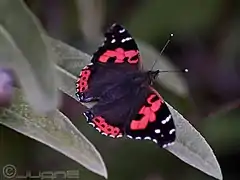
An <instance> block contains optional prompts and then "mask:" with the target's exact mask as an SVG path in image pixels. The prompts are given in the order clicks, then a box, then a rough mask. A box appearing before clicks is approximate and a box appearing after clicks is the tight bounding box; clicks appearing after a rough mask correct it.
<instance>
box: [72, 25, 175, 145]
mask: <svg viewBox="0 0 240 180" xmlns="http://www.w3.org/2000/svg"><path fill="white" fill-rule="evenodd" d="M159 72H160V71H159V70H157V71H144V70H142V69H141V58H140V54H139V49H138V47H137V44H136V42H135V40H134V39H133V38H132V36H131V35H130V34H129V32H128V31H127V30H126V29H125V28H124V27H123V26H121V25H119V24H116V23H115V24H113V25H112V26H111V27H110V28H109V29H108V30H107V31H106V33H105V40H104V43H103V44H102V46H100V47H99V48H98V50H97V51H96V52H95V53H94V54H93V55H92V58H91V63H90V64H88V65H87V66H85V67H84V68H83V69H82V71H81V72H80V75H79V78H78V80H77V82H76V89H77V92H76V95H77V97H78V99H79V101H80V102H82V103H89V102H96V104H95V105H94V106H93V107H92V108H90V109H88V110H87V111H85V112H84V113H83V115H84V116H85V117H86V120H87V122H88V123H89V124H90V125H92V126H93V127H94V128H95V129H96V130H97V131H99V132H100V133H101V134H102V135H105V136H109V137H112V138H121V137H127V138H130V139H138V140H151V141H153V142H155V143H157V144H158V145H159V146H160V147H163V148H166V147H167V146H170V145H171V144H173V143H174V141H175V139H176V128H175V125H174V121H173V117H172V115H171V113H170V111H169V109H168V106H167V105H166V103H165V102H164V100H163V98H162V97H161V96H160V94H159V93H158V92H157V91H156V90H155V89H154V88H153V86H152V85H153V82H154V80H155V79H156V77H157V76H158V74H159Z"/></svg>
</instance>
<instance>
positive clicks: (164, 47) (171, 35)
mask: <svg viewBox="0 0 240 180" xmlns="http://www.w3.org/2000/svg"><path fill="white" fill-rule="evenodd" d="M172 37H173V34H170V36H169V38H168V40H167V42H166V43H165V45H164V46H163V48H162V50H161V52H160V56H161V55H162V53H163V51H164V50H165V49H166V47H167V45H168V44H169V43H170V41H171V39H172ZM156 63H157V59H156V60H155V61H154V63H153V66H152V68H151V70H153V67H154V66H155V65H156Z"/></svg>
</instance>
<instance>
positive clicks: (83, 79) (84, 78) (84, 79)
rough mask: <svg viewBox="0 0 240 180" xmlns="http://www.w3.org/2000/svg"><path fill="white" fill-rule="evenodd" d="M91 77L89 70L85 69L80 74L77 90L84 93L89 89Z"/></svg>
mask: <svg viewBox="0 0 240 180" xmlns="http://www.w3.org/2000/svg"><path fill="white" fill-rule="evenodd" d="M90 75H91V70H89V68H87V69H83V70H82V71H81V74H80V78H79V79H78V81H77V90H78V91H79V92H83V91H85V90H87V89H88V79H89V77H90Z"/></svg>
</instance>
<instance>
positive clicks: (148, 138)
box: [144, 136, 152, 140]
mask: <svg viewBox="0 0 240 180" xmlns="http://www.w3.org/2000/svg"><path fill="white" fill-rule="evenodd" d="M144 139H145V140H151V139H152V138H151V137H149V136H147V137H145V138H144Z"/></svg>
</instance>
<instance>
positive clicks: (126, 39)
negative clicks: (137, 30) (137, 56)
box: [121, 37, 132, 43]
mask: <svg viewBox="0 0 240 180" xmlns="http://www.w3.org/2000/svg"><path fill="white" fill-rule="evenodd" d="M131 39H132V38H131V37H127V38H125V39H122V40H121V42H122V43H124V42H126V41H129V40H131Z"/></svg>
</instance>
